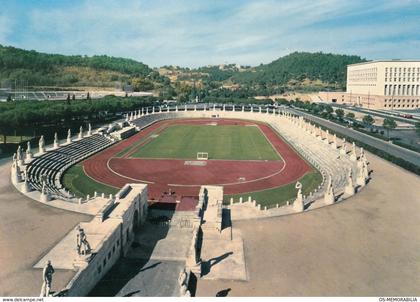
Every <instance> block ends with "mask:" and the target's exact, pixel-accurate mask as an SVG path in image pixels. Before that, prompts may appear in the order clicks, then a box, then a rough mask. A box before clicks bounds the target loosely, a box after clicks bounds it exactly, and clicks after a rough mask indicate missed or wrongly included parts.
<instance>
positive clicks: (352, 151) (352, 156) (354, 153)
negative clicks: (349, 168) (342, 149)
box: [350, 142, 357, 161]
mask: <svg viewBox="0 0 420 302" xmlns="http://www.w3.org/2000/svg"><path fill="white" fill-rule="evenodd" d="M350 160H352V161H356V160H357V153H356V144H355V143H354V142H353V144H352V146H351V154H350Z"/></svg>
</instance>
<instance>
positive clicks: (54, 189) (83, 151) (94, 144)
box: [26, 134, 114, 200]
mask: <svg viewBox="0 0 420 302" xmlns="http://www.w3.org/2000/svg"><path fill="white" fill-rule="evenodd" d="M113 143H114V141H113V140H112V139H110V138H108V137H106V136H103V135H100V134H93V135H92V136H89V137H85V138H83V139H81V140H77V141H73V142H72V143H71V144H69V145H65V146H62V147H60V148H58V149H56V150H51V151H48V152H47V153H45V154H44V155H42V156H40V157H37V158H35V159H34V160H33V161H32V162H31V163H29V164H28V166H27V168H26V172H27V177H28V182H29V184H30V185H31V186H32V187H33V188H34V189H35V190H38V191H41V190H42V182H43V180H45V184H46V191H47V193H49V194H50V195H51V196H52V197H57V198H60V199H64V200H70V199H71V198H72V196H71V194H69V193H68V192H66V191H65V190H64V188H63V186H62V184H61V182H60V178H61V175H62V174H63V172H64V171H65V170H66V169H67V168H68V167H70V166H71V165H74V164H75V163H77V162H79V161H81V160H83V159H85V158H86V157H89V156H90V155H92V154H94V153H96V152H98V151H101V150H103V149H105V148H107V147H108V146H110V145H112V144H113Z"/></svg>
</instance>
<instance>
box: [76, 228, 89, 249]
mask: <svg viewBox="0 0 420 302" xmlns="http://www.w3.org/2000/svg"><path fill="white" fill-rule="evenodd" d="M76 244H77V253H78V254H79V255H87V254H90V252H91V248H90V244H89V242H88V241H87V237H86V233H85V231H84V230H83V229H82V228H81V227H80V226H79V227H78V233H77V235H76Z"/></svg>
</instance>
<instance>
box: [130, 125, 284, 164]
mask: <svg viewBox="0 0 420 302" xmlns="http://www.w3.org/2000/svg"><path fill="white" fill-rule="evenodd" d="M197 152H208V153H209V158H210V159H236V160H279V159H280V157H279V156H278V154H277V152H276V151H275V150H274V149H273V148H272V147H271V145H270V143H269V142H268V141H267V139H266V138H265V136H264V135H262V133H261V131H260V130H259V128H257V127H243V126H231V125H229V126H207V125H193V126H192V125H174V126H171V127H169V128H167V129H165V130H164V131H163V132H162V133H160V135H159V136H158V137H157V138H155V139H153V140H152V141H151V142H150V143H148V144H146V145H145V146H143V147H141V148H139V149H138V150H137V151H136V152H134V153H133V154H132V157H143V158H182V159H195V158H196V156H197Z"/></svg>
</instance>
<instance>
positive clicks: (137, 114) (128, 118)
mask: <svg viewBox="0 0 420 302" xmlns="http://www.w3.org/2000/svg"><path fill="white" fill-rule="evenodd" d="M226 107H227V106H226V105H222V108H221V110H222V111H226ZM157 108H158V109H156V108H155V107H152V108H151V111H150V110H149V108H142V109H139V110H135V111H132V112H130V113H129V114H128V113H127V114H126V115H125V120H126V121H127V122H128V121H133V120H135V119H138V118H140V117H141V116H144V115H148V114H154V113H161V112H168V111H169V110H170V109H169V108H168V107H166V108H165V109H166V110H163V107H157ZM207 108H209V109H212V110H213V111H215V110H216V105H213V106H212V107H207ZM237 108H240V111H241V112H245V106H235V105H232V110H231V111H237V110H236V109H237ZM197 109H198V107H197V105H194V107H193V109H192V110H193V111H197ZM187 110H188V106H187V105H184V106H183V107H180V106H175V109H174V111H175V112H178V111H187ZM262 110H263V108H262V107H258V109H257V110H254V107H251V108H250V111H249V112H259V113H261V112H262ZM149 111H150V112H149ZM274 112H275V110H272V113H274ZM266 113H267V114H269V113H270V112H269V110H268V109H267V110H266Z"/></svg>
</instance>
